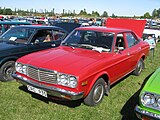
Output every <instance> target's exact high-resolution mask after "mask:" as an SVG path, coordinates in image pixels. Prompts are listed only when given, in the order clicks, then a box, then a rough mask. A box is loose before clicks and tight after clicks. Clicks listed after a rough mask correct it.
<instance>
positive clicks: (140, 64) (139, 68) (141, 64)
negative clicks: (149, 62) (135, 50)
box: [133, 59, 144, 76]
mask: <svg viewBox="0 0 160 120" xmlns="http://www.w3.org/2000/svg"><path fill="white" fill-rule="evenodd" d="M143 68H144V61H143V59H140V60H139V61H138V63H137V66H136V69H135V70H134V71H133V74H134V75H136V76H139V75H140V74H141V72H142V69H143Z"/></svg>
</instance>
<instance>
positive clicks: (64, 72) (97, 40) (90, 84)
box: [13, 27, 149, 106]
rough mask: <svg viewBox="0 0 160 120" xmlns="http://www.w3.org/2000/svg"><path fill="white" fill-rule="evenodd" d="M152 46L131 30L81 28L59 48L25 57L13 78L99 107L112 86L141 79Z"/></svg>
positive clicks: (47, 92)
mask: <svg viewBox="0 0 160 120" xmlns="http://www.w3.org/2000/svg"><path fill="white" fill-rule="evenodd" d="M148 52H149V45H148V43H147V42H144V41H143V40H142V39H141V38H140V37H138V36H137V34H135V33H134V32H133V31H132V30H128V29H122V28H121V29H120V28H107V27H80V28H77V29H75V30H74V31H72V33H70V34H69V35H68V37H67V38H66V39H65V40H64V41H63V43H62V44H61V46H60V47H57V48H52V49H48V50H43V51H40V52H36V53H32V54H29V55H26V56H24V57H22V58H20V59H18V60H17V62H16V66H15V67H16V73H15V74H13V77H14V78H15V79H17V81H18V82H20V83H21V84H23V85H25V86H27V88H28V90H29V91H32V92H34V93H37V94H40V95H42V96H44V97H48V95H52V96H57V97H61V98H65V99H68V100H77V99H81V98H82V99H84V103H85V104H87V105H89V106H95V105H97V104H99V103H100V102H101V101H102V99H103V97H104V94H105V93H106V94H108V93H109V92H110V85H112V84H113V83H115V82H117V81H118V80H120V79H121V78H122V77H124V76H126V75H127V74H129V73H133V74H135V75H137V76H138V75H140V73H141V71H142V69H143V68H144V59H145V58H146V56H147V55H148Z"/></svg>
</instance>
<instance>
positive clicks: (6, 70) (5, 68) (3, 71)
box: [0, 61, 15, 82]
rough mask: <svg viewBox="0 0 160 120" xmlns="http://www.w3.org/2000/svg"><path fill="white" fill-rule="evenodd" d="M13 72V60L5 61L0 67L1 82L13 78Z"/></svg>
mask: <svg viewBox="0 0 160 120" xmlns="http://www.w3.org/2000/svg"><path fill="white" fill-rule="evenodd" d="M13 72H15V61H7V62H6V63H4V64H3V65H2V66H1V68H0V80H1V81H3V82H7V81H11V80H13V77H12V74H13Z"/></svg>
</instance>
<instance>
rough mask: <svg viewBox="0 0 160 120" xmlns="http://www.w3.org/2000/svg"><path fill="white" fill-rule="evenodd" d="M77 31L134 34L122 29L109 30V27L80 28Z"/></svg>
mask: <svg viewBox="0 0 160 120" xmlns="http://www.w3.org/2000/svg"><path fill="white" fill-rule="evenodd" d="M76 30H92V31H98V32H111V33H121V32H132V31H131V30H128V29H120V28H108V27H99V26H89V27H79V28H76Z"/></svg>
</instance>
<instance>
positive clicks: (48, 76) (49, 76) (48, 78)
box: [27, 66, 57, 84]
mask: <svg viewBox="0 0 160 120" xmlns="http://www.w3.org/2000/svg"><path fill="white" fill-rule="evenodd" d="M27 76H28V77H30V78H32V79H35V80H38V81H41V82H46V83H51V84H55V83H57V74H56V73H55V72H54V71H49V70H45V69H40V68H35V67H32V66H28V67H27Z"/></svg>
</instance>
